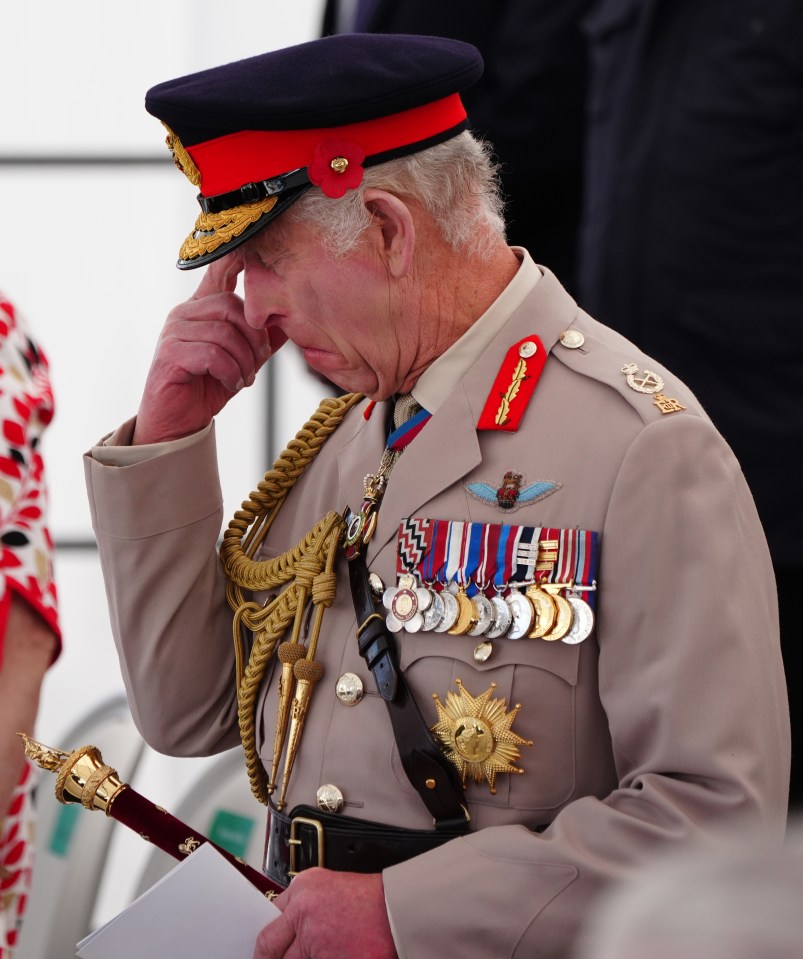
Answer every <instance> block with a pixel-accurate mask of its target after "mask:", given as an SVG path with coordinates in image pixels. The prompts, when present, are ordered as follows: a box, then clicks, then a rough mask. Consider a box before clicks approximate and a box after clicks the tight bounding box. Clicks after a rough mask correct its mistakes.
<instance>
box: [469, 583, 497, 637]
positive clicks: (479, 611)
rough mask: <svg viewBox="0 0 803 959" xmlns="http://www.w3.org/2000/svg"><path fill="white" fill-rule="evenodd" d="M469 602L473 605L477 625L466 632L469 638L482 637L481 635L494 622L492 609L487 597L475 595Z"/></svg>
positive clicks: (480, 594) (479, 594)
mask: <svg viewBox="0 0 803 959" xmlns="http://www.w3.org/2000/svg"><path fill="white" fill-rule="evenodd" d="M471 602H472V603H473V604H474V613H475V615H476V618H477V625H476V626H472V628H471V629H470V630H469V631H468V635H469V636H482V634H483V633H484V632H485V631H486V630H487V629H488V628H489V627H490V626H491V625H492V624H493V621H494V608H493V606H491V601H490V599H488V597H487V596H484V595H483V594H482V593H477V595H476V596H472V597H471Z"/></svg>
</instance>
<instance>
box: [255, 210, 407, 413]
mask: <svg viewBox="0 0 803 959" xmlns="http://www.w3.org/2000/svg"><path fill="white" fill-rule="evenodd" d="M378 235H379V237H381V233H379V234H378ZM370 236H374V240H373V241H372V240H371V239H370ZM374 242H378V241H377V240H376V235H373V234H371V231H369V236H368V237H366V239H365V240H364V241H361V243H360V244H359V245H358V246H357V248H356V249H355V251H354V252H352V253H351V254H349V256H347V257H344V258H342V259H333V258H331V257H330V256H329V255H328V254H327V253H326V251H325V249H324V248H323V246H322V244H321V242H320V241H319V240H318V239H317V237H316V236H315V234H314V232H313V231H312V230H311V229H310V228H309V227H308V226H306V225H305V224H303V223H300V222H297V221H294V220H291V219H289V218H280V219H277V220H276V221H275V222H273V223H271V224H270V226H268V227H267V228H266V229H264V230H263V231H262V232H261V233H259V234H257V236H255V237H254V238H253V239H252V240H250V241H248V243H246V244H244V245H243V247H242V261H243V271H244V281H245V316H246V320H247V322H248V323H249V325H251V326H253V327H255V328H262V327H267V328H268V329H271V330H272V333H273V334H274V335H273V336H272V337H271V339H272V340H274V341H275V339H276V336H275V334H276V332H277V331H281V333H283V334H284V335H285V336H286V337H287V338H288V339H289V340H292V342H293V343H295V344H296V346H297V347H298V348H299V349H300V350H301V353H302V355H303V356H304V359H305V360H306V362H307V363H308V364H309V366H310V367H312V369H314V370H316V371H317V372H319V373H320V374H321V375H323V376H324V377H326V378H327V379H329V380H331V381H332V382H333V383H335V384H337V385H338V386H340V387H342V388H343V389H345V390H350V391H359V392H362V393H365V394H367V395H368V396H369V397H371V398H374V399H384V398H386V397H388V396H390V395H392V394H393V393H394V392H396V391H397V390H398V388H399V387H400V385H401V383H402V381H403V380H404V377H405V375H406V373H407V372H408V369H409V367H408V369H404V368H403V367H404V363H405V354H409V353H410V350H409V344H408V348H407V349H405V342H404V337H400V336H399V327H400V326H401V324H397V322H396V313H397V312H398V311H396V310H394V304H393V302H392V299H393V296H392V294H391V290H390V285H389V282H388V277H387V273H386V271H385V268H384V265H383V263H382V261H381V256H380V255H379V252H378V251H377V250H376V249H375V247H374V245H373V243H374ZM409 332H410V331H408V337H409Z"/></svg>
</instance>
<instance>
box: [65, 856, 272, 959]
mask: <svg viewBox="0 0 803 959" xmlns="http://www.w3.org/2000/svg"><path fill="white" fill-rule="evenodd" d="M279 914H280V913H279V910H278V909H277V908H276V906H274V905H273V903H272V902H270V901H269V900H268V899H266V898H265V896H264V895H263V894H262V893H261V892H260V891H259V890H258V889H257V888H256V887H255V886H252V885H251V883H250V882H249V881H248V880H247V879H246V878H245V876H243V875H242V874H241V873H239V872H238V871H237V870H236V869H235V868H234V867H233V866H232V865H231V863H229V862H227V861H226V860H225V859H224V858H223V856H221V855H220V853H219V852H218V851H217V850H216V849H215V847H214V846H212V845H211V844H210V843H205V844H204V845H203V846H199V847H198V849H196V850H195V852H193V853H192V855H190V856H188V857H187V858H186V859H184V860H182V861H181V862H180V863H179V864H178V865H177V866H176V867H175V869H173V870H171V871H170V872H169V873H168V874H167V875H166V876H165V877H164V878H162V879H160V880H159V882H157V883H156V884H155V885H153V886H152V887H151V888H150V889H149V890H148V891H147V892H145V893H143V894H142V895H141V896H140V897H139V899H136V900H135V901H134V902H132V903H131V905H130V906H128V908H127V909H124V910H123V911H122V912H121V913H120V914H119V915H117V916H115V917H114V919H111V920H110V921H109V922H107V923H106V924H105V925H104V926H101V927H100V929H96V930H95V932H93V933H91V934H90V935H88V936H87V937H86V938H85V939H82V940H81V942H79V943H78V945H77V947H76V948H77V950H78V951H77V956H78V957H79V959H142V957H143V956H147V957H148V959H175V957H176V956H181V955H187V956H192V959H221V957H222V956H225V957H226V959H252V956H253V954H254V943H255V942H256V937H257V934H258V933H259V930H260V929H262V927H263V926H266V925H267V924H268V923H269V922H271V921H272V920H273V919H275V918H276V916H278V915H279Z"/></svg>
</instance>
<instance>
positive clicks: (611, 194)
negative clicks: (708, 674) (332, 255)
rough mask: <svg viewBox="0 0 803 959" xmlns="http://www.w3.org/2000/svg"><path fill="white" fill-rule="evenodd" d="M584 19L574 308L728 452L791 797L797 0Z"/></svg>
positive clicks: (661, 4) (797, 752)
mask: <svg viewBox="0 0 803 959" xmlns="http://www.w3.org/2000/svg"><path fill="white" fill-rule="evenodd" d="M585 29H586V33H587V38H588V43H589V83H590V87H589V89H590V93H589V106H588V126H587V131H586V157H587V160H586V180H585V210H584V217H583V226H582V235H581V243H580V267H579V271H580V272H579V292H580V298H581V302H582V303H583V304H584V306H585V307H586V308H587V309H588V310H590V311H591V313H593V314H594V315H595V316H597V317H599V318H600V319H601V320H602V321H603V322H604V323H607V324H608V325H610V326H612V327H614V328H615V329H618V330H619V331H620V332H621V333H623V334H624V335H625V336H627V337H628V338H630V339H632V340H634V341H635V342H636V343H637V344H638V345H639V346H640V347H641V348H642V349H643V350H644V351H645V352H647V353H648V354H650V355H652V356H654V357H655V358H656V359H657V360H658V361H660V362H661V363H665V364H666V365H667V366H669V367H670V368H672V369H673V370H675V371H676V372H677V373H678V374H679V375H680V376H681V377H682V378H683V379H684V380H685V381H686V382H687V383H688V384H689V386H691V388H692V389H693V390H695V392H696V393H697V396H698V398H699V400H700V401H701V403H702V404H703V405H704V407H705V408H706V410H707V411H708V413H709V414H710V415H711V417H712V419H713V420H714V423H715V424H716V426H717V427H718V428H719V429H720V430H721V431H722V433H723V434H724V435H725V438H726V439H727V440H728V442H729V443H730V445H731V446H732V448H733V450H734V452H735V453H736V455H737V457H738V458H739V460H740V462H741V465H742V469H743V470H744V473H745V475H746V477H747V480H748V482H749V484H750V487H751V489H752V491H753V495H754V497H755V499H756V503H757V506H758V510H759V514H760V516H761V519H762V522H763V524H764V528H765V530H766V533H767V538H768V540H769V544H770V550H771V553H772V556H773V563H774V566H775V571H776V576H777V580H778V589H779V601H780V614H781V638H782V643H783V648H784V659H785V664H786V671H787V683H788V687H789V700H790V708H791V714H792V747H793V753H792V787H791V793H790V801H791V803H792V805H793V806H797V807H798V808H799V807H800V806H801V803H803V693H802V691H801V679H800V675H801V673H800V669H799V666H798V661H797V655H798V654H797V644H798V636H797V631H796V622H795V620H796V604H797V589H798V588H799V583H800V580H801V574H802V573H803V569H802V567H803V561H801V556H800V554H799V553H798V546H799V544H801V543H802V542H803V506H802V505H801V498H800V490H801V488H803V465H801V459H800V456H799V448H800V446H801V442H802V441H803V411H801V400H800V398H801V395H803V332H802V331H801V318H802V317H803V269H801V259H803V176H801V171H803V4H801V3H800V2H799V0H765V2H763V3H757V2H755V0H733V2H732V3H727V4H723V3H719V2H716V0H693V2H692V0H602V2H599V3H597V4H595V6H594V9H593V10H592V11H591V13H590V14H589V16H588V17H587V18H586V21H585ZM656 466H657V467H658V468H660V464H656ZM733 562H734V564H737V563H748V564H749V563H750V557H749V556H734V557H733ZM722 602H723V603H726V602H727V597H726V596H723V597H722ZM723 682H724V683H727V678H726V677H723Z"/></svg>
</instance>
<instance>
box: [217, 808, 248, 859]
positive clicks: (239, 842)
mask: <svg viewBox="0 0 803 959" xmlns="http://www.w3.org/2000/svg"><path fill="white" fill-rule="evenodd" d="M253 830H254V820H253V819H251V818H249V817H248V816H240V815H238V814H237V813H234V812H230V811H229V810H228V809H218V811H217V812H216V813H215V815H214V817H213V819H212V828H211V829H210V833H209V838H210V839H211V840H212V842H213V843H215V844H216V845H218V846H221V847H222V848H223V849H225V850H226V851H227V852H230V853H231V854H232V855H233V856H239V857H240V858H241V859H244V858H245V854H246V852H248V843H249V842H250V840H251V833H252V832H253Z"/></svg>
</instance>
